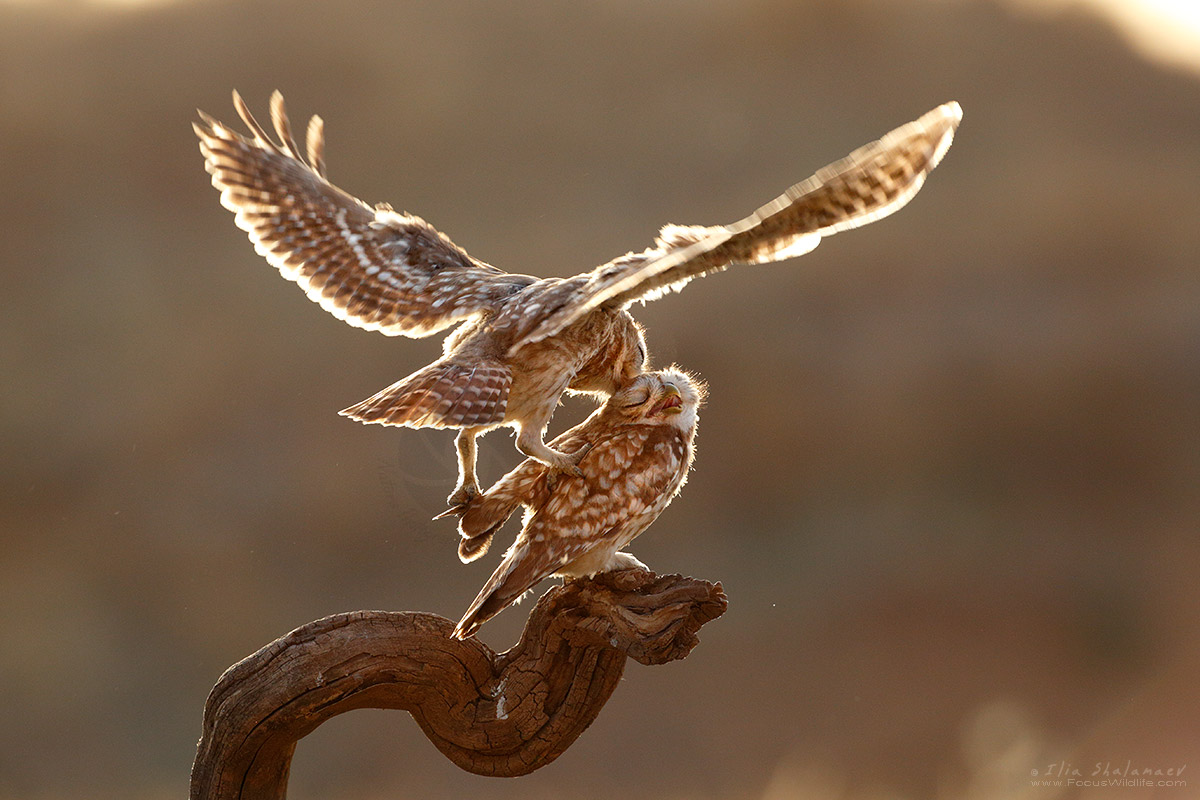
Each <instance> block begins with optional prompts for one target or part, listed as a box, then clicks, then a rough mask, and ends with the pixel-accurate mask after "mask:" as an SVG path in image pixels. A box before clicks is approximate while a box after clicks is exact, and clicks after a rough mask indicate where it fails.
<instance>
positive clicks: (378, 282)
mask: <svg viewBox="0 0 1200 800" xmlns="http://www.w3.org/2000/svg"><path fill="white" fill-rule="evenodd" d="M234 105H235V106H236V108H237V111H238V113H239V114H240V115H241V118H242V120H243V121H244V122H245V124H246V125H247V127H248V128H249V129H250V132H251V134H252V135H251V136H245V135H243V134H240V133H237V132H236V131H234V130H233V129H231V128H229V127H227V126H226V125H224V124H223V123H221V122H218V121H217V120H215V119H213V118H212V117H210V116H208V115H206V114H204V113H203V112H201V122H200V123H197V124H195V125H194V127H195V130H196V134H197V135H198V136H199V137H200V151H201V152H202V153H203V155H204V159H205V168H206V169H207V170H208V172H209V173H210V174H211V175H212V182H213V185H214V186H216V187H217V188H218V189H220V191H221V203H222V204H223V205H224V206H225V207H226V208H228V209H230V210H231V211H233V212H234V214H235V215H236V216H235V221H236V222H237V224H238V226H239V227H241V228H242V229H243V230H245V231H246V232H247V233H248V234H249V236H250V240H251V241H252V242H253V243H254V247H255V250H257V251H258V253H259V254H260V255H262V256H263V257H265V258H266V259H267V260H268V261H269V262H270V263H271V264H273V265H274V266H275V267H277V268H278V269H279V271H280V272H281V273H282V274H283V276H284V277H286V278H288V279H289V280H292V281H295V282H296V283H298V284H299V285H300V286H301V287H302V288H303V289H304V290H305V292H306V293H307V294H308V296H309V297H310V298H311V299H313V300H315V301H316V302H318V303H319V304H320V305H321V306H322V307H323V308H324V309H325V310H327V311H329V312H330V313H332V314H334V315H335V316H337V317H339V318H340V319H342V320H344V321H346V322H347V323H349V324H351V325H355V326H357V327H360V328H366V329H368V330H378V331H380V332H382V333H385V334H387V335H390V336H395V335H404V336H412V337H419V336H428V335H430V334H434V333H437V332H439V331H442V330H445V329H446V328H450V327H452V326H460V327H458V329H457V330H456V331H455V332H454V333H453V334H452V335H450V336H449V337H447V339H446V342H445V347H444V351H443V355H442V357H441V358H440V359H438V360H437V361H435V362H434V363H432V364H430V365H429V366H427V367H425V368H423V369H420V370H417V371H416V372H414V373H413V374H412V375H409V376H408V377H406V378H404V379H403V380H401V381H399V382H397V383H395V384H393V385H392V386H389V387H388V388H386V389H384V390H383V391H381V392H379V393H378V394H376V395H374V396H373V397H370V398H368V399H366V400H364V401H362V402H361V403H358V404H357V405H354V406H351V407H350V408H347V409H345V410H343V411H342V412H341V413H342V414H344V415H346V416H348V417H351V418H353V419H356V420H358V421H360V422H374V423H380V424H383V425H405V426H409V427H413V428H422V427H432V428H457V429H459V434H458V438H457V440H456V444H457V448H458V456H459V476H458V484H457V485H456V487H455V489H454V491H453V493H452V494H451V495H450V497H449V498H447V500H448V503H449V504H450V506H451V509H452V510H453V509H457V508H460V507H461V506H462V505H464V504H465V503H466V502H468V501H469V500H470V499H471V498H472V497H474V496H475V495H476V494H477V493H478V482H477V479H476V477H475V455H476V450H475V439H476V437H477V436H478V435H479V434H481V433H484V432H486V431H488V430H491V429H493V428H496V427H498V426H501V425H510V426H512V427H514V428H516V429H517V449H519V450H520V451H521V452H522V453H524V454H525V455H527V456H530V457H531V458H535V459H537V460H539V461H541V462H542V463H544V464H546V465H548V466H550V467H553V468H554V469H556V470H559V471H566V472H572V471H574V472H575V474H578V471H577V470H575V466H576V465H577V463H578V461H579V459H580V458H581V457H582V453H578V452H577V453H573V454H572V453H565V452H563V451H562V450H559V449H554V448H552V447H548V446H547V445H546V444H545V442H544V440H543V436H544V434H545V430H546V426H547V424H548V423H549V421H550V417H551V415H552V414H553V413H554V409H555V407H556V406H557V405H558V401H559V398H560V396H561V395H562V393H563V392H564V391H568V392H582V393H592V394H594V395H596V396H597V397H599V398H603V397H607V396H609V395H611V394H612V393H613V392H615V391H616V390H617V389H618V388H620V387H622V386H625V385H626V384H628V383H629V382H630V381H631V380H632V379H633V378H634V377H636V376H637V375H639V374H640V373H642V372H644V371H645V370H646V369H647V352H646V344H645V340H644V337H643V334H642V330H641V328H640V327H639V325H638V324H637V322H635V321H634V319H633V317H631V316H630V315H629V312H628V310H627V309H628V307H629V306H630V305H631V304H632V303H634V302H644V301H646V300H650V299H653V298H655V297H658V296H659V295H661V294H663V293H665V292H668V291H672V290H676V289H679V288H681V287H682V286H683V285H684V284H686V283H687V282H688V281H690V280H691V279H692V278H695V277H697V276H699V275H705V274H707V273H710V272H716V271H718V270H722V269H725V268H726V267H727V266H729V265H730V264H734V263H738V264H756V263H763V262H768V261H778V260H781V259H784V258H789V257H791V256H796V255H800V254H801V253H806V252H808V251H809V250H812V249H813V248H814V247H816V246H817V244H818V243H819V242H820V240H821V237H823V236H828V235H829V234H832V233H836V232H838V231H842V230H846V229H848V228H854V227H857V226H859V225H864V224H866V223H868V222H873V221H874V220H877V219H879V218H881V217H884V216H887V215H888V214H891V213H892V212H893V211H895V210H897V209H898V208H900V207H901V206H903V205H904V204H905V203H907V202H908V201H909V200H910V199H911V198H912V197H913V195H914V194H916V192H917V190H918V189H920V187H921V184H922V183H923V182H924V180H925V177H926V175H928V174H929V172H930V170H932V169H933V168H934V167H935V166H936V165H937V163H938V161H940V160H941V158H942V156H943V155H944V154H945V152H946V149H947V148H948V147H949V146H950V142H951V139H952V137H953V135H954V130H955V128H956V127H957V125H958V122H959V120H960V119H961V116H962V113H961V111H960V110H959V107H958V104H957V103H947V104H946V105H943V106H940V107H938V108H936V109H934V110H933V111H930V112H929V113H928V114H926V115H925V116H923V117H921V118H920V119H918V120H916V121H915V122H910V123H909V124H907V125H904V126H903V127H900V128H897V129H896V130H894V131H892V132H891V133H889V134H887V135H886V136H884V137H883V138H882V139H880V140H879V141H877V142H874V143H872V144H869V145H867V146H865V147H863V148H860V149H859V150H856V151H854V152H853V153H852V154H851V155H850V156H849V157H847V158H845V159H843V160H841V161H838V162H836V163H834V164H831V165H829V166H827V167H825V168H824V169H822V170H820V171H819V172H817V173H816V174H815V175H813V176H812V177H811V178H809V179H808V180H806V181H804V182H802V183H799V184H796V185H795V186H793V187H792V188H790V189H788V190H787V192H785V193H784V194H783V195H781V196H780V197H779V198H777V199H776V200H774V201H772V202H771V203H768V204H767V205H765V206H763V207H762V208H760V209H759V210H758V211H756V212H754V213H753V214H751V215H750V216H749V217H746V218H745V219H743V220H741V221H739V222H735V223H733V224H732V225H718V226H714V227H695V226H693V227H681V226H675V225H668V226H666V227H664V228H663V229H662V231H661V232H660V234H659V237H658V239H657V240H656V241H655V243H654V245H653V246H652V247H650V248H649V249H647V250H644V251H642V252H640V253H628V254H626V255H624V256H621V257H619V258H617V259H614V260H613V261H611V262H609V263H608V264H605V265H603V266H601V267H598V268H596V269H594V270H592V271H591V272H585V273H582V274H579V275H576V276H574V277H572V278H544V279H538V278H533V277H530V276H528V275H516V274H510V273H507V272H504V271H502V270H500V269H497V268H496V267H493V266H491V265H489V264H485V263H483V262H482V261H479V260H477V259H475V258H472V257H471V256H469V255H467V253H466V252H464V251H463V250H462V249H460V248H459V247H457V246H456V245H454V243H452V242H451V241H450V240H449V239H448V238H446V237H445V236H444V235H442V234H441V233H439V232H437V231H436V230H434V229H433V228H432V227H431V226H429V225H428V224H427V223H426V222H425V221H424V220H421V219H419V218H418V217H414V216H412V215H410V214H407V213H400V212H397V211H394V210H393V209H392V207H391V206H389V205H386V204H380V205H377V206H374V207H372V206H369V205H367V204H366V203H363V202H362V201H360V200H358V199H356V198H354V197H352V196H351V195H349V194H347V193H346V192H343V191H342V190H341V189H338V188H337V187H336V186H334V185H333V184H331V183H329V182H328V181H327V180H326V179H325V162H324V149H325V141H324V129H323V124H322V122H321V119H320V118H319V117H313V118H312V120H311V121H310V122H309V125H308V129H307V135H306V137H305V138H306V148H305V150H306V152H305V153H304V154H302V153H301V151H300V148H299V147H298V146H297V144H296V141H295V139H294V138H293V136H292V130H291V125H290V123H289V122H288V118H287V115H286V112H285V109H284V104H283V97H282V96H281V95H280V94H279V93H278V92H276V93H275V94H274V95H273V96H272V97H271V118H272V121H273V123H274V128H275V133H276V134H277V136H278V139H279V141H273V140H272V139H271V137H270V136H269V135H268V134H267V132H266V131H265V130H264V129H263V128H262V126H260V125H259V124H258V122H257V121H256V120H255V119H254V117H253V116H252V115H251V114H250V111H249V109H248V108H247V107H246V105H245V103H244V102H243V101H242V99H241V97H240V96H239V95H238V94H237V93H236V92H235V93H234Z"/></svg>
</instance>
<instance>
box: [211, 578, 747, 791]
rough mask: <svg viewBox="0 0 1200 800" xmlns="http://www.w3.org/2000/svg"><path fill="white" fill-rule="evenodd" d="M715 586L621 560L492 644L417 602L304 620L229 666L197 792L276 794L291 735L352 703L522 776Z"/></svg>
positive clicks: (567, 739)
mask: <svg viewBox="0 0 1200 800" xmlns="http://www.w3.org/2000/svg"><path fill="white" fill-rule="evenodd" d="M727 604H728V603H727V600H726V599H725V594H724V592H723V591H722V590H721V585H720V584H719V583H718V584H711V583H707V582H705V581H699V580H695V579H693V578H685V577H683V576H681V575H663V576H659V575H655V574H654V573H652V572H646V571H644V570H624V571H621V572H612V573H607V574H602V575H598V576H596V577H595V578H592V579H588V580H577V581H571V582H568V583H567V584H566V585H564V586H559V587H555V588H553V589H551V590H550V591H548V592H547V593H546V594H545V595H544V596H543V597H542V599H541V600H539V601H538V604H537V606H536V607H535V608H534V609H533V611H532V613H531V614H530V615H529V620H528V621H527V622H526V624H525V631H524V633H523V634H522V636H521V640H520V642H518V643H517V645H516V646H515V647H513V648H512V649H511V650H509V651H507V652H505V653H501V654H497V653H495V652H493V651H492V650H491V649H490V648H488V647H487V646H486V645H484V644H483V643H481V642H479V641H478V640H476V639H469V640H467V641H458V640H457V639H452V638H451V637H450V632H451V631H452V630H454V623H453V622H451V621H450V620H448V619H446V618H445V617H440V616H438V615H436V614H427V613H422V612H413V611H406V612H386V611H355V612H351V613H346V614H337V615H334V616H331V617H326V618H324V619H319V620H316V621H314V622H310V623H308V624H307V625H304V626H302V627H300V628H297V629H296V630H294V631H292V632H291V633H289V634H287V635H286V636H284V637H282V638H280V639H277V640H276V641H274V642H272V643H271V644H269V645H267V646H266V647H264V648H262V649H261V650H259V651H258V652H257V653H255V654H253V655H251V656H249V657H247V658H246V659H244V660H242V661H240V662H238V663H237V664H234V665H233V666H232V667H230V668H229V669H228V670H226V672H225V674H224V675H222V676H221V679H220V680H219V681H218V682H217V684H216V686H214V687H213V690H212V692H211V693H210V694H209V697H208V701H207V703H205V707H204V733H203V736H202V738H201V739H200V744H199V746H198V748H197V753H196V761H195V763H194V764H193V765H192V784H191V798H192V800H201V798H204V800H233V798H240V799H241V800H266V798H283V797H285V796H286V792H287V778H288V770H289V768H290V765H291V759H292V753H293V751H294V750H295V747H296V742H297V741H299V740H300V739H301V738H303V737H304V736H305V735H307V734H308V733H310V732H312V731H313V730H314V729H315V728H316V727H317V726H318V725H320V724H321V723H322V722H324V721H325V720H327V719H329V718H330V717H333V716H335V715H337V714H341V713H342V712H345V711H350V710H352V709H356V708H395V709H403V710H405V711H408V712H409V713H411V714H412V716H413V718H414V719H415V720H416V721H417V724H418V725H420V726H421V730H423V731H424V732H425V735H426V736H428V737H429V740H430V741H431V742H433V744H434V745H435V746H436V747H437V748H438V749H439V750H440V751H442V753H443V754H444V755H445V756H446V757H447V758H449V759H450V760H451V761H453V762H454V763H455V764H457V765H458V766H460V767H462V768H463V769H465V770H468V771H470V772H474V773H477V774H480V775H492V776H498V777H510V776H516V775H525V774H527V773H530V772H532V771H534V770H535V769H538V768H539V767H543V766H545V765H546V764H549V763H550V762H551V761H553V760H554V759H555V758H557V757H558V756H559V755H560V754H562V753H563V752H564V751H565V750H566V749H567V748H568V747H570V745H571V743H572V742H574V741H575V739H576V738H577V737H578V736H579V734H581V733H582V732H583V731H584V729H586V728H587V726H588V725H590V724H591V723H592V720H594V719H595V718H596V715H597V714H599V713H600V709H601V708H602V707H603V706H604V703H605V702H606V701H607V700H608V698H609V696H610V695H611V694H612V692H613V690H614V689H615V688H616V685H617V682H618V681H619V680H620V678H621V673H622V671H623V670H624V667H625V659H626V657H629V658H632V659H634V660H636V661H638V662H640V663H642V664H663V663H666V662H668V661H674V660H676V659H680V658H683V657H685V656H686V655H687V654H688V653H689V652H691V650H692V648H693V647H695V646H696V644H697V642H698V641H699V639H698V638H697V635H696V634H697V632H698V631H699V630H700V627H701V626H702V625H704V623H706V622H708V621H710V620H713V619H716V618H717V617H719V616H721V614H723V613H724V612H725V607H726V605H727Z"/></svg>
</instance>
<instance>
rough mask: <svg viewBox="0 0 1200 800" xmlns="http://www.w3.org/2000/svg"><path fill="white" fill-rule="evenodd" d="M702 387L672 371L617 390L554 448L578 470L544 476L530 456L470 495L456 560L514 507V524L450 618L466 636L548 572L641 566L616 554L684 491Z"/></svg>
mask: <svg viewBox="0 0 1200 800" xmlns="http://www.w3.org/2000/svg"><path fill="white" fill-rule="evenodd" d="M703 394H704V390H703V388H702V386H701V385H699V384H698V383H697V382H696V381H694V380H693V379H692V378H690V377H689V376H688V375H686V374H685V373H683V372H681V371H679V370H677V369H675V368H671V369H668V370H663V371H661V372H649V373H645V374H643V375H641V376H639V377H638V378H636V379H635V380H634V381H633V382H632V383H631V384H630V385H629V386H627V387H625V388H623V389H622V390H620V391H618V392H617V393H616V394H614V395H613V396H612V397H610V398H609V399H608V401H607V402H606V403H605V404H604V405H603V406H602V407H601V408H599V409H598V410H597V411H596V412H595V413H593V414H592V415H591V416H590V417H588V419H586V420H585V421H584V422H582V423H581V424H580V425H578V426H576V427H574V428H572V429H571V430H569V431H567V432H566V433H564V434H563V435H562V436H560V437H559V438H558V439H555V440H554V442H553V444H554V445H555V446H556V447H560V448H561V449H563V450H564V451H566V452H570V453H578V452H582V453H584V455H583V458H582V459H581V460H580V461H579V468H580V470H581V474H580V475H559V476H552V475H551V474H550V471H549V470H548V469H547V467H546V466H545V465H543V464H541V463H539V462H537V461H534V460H532V459H530V460H527V461H525V462H524V463H522V464H521V465H520V466H519V467H517V468H516V469H515V470H513V471H512V472H510V473H509V474H508V475H506V476H504V477H503V478H501V479H500V480H499V481H498V482H497V483H496V484H495V485H494V486H493V487H492V488H490V489H488V491H487V492H485V493H484V494H483V495H481V496H479V497H478V498H475V499H474V500H473V501H471V502H470V503H469V504H468V505H467V507H466V509H465V511H464V512H463V513H462V515H461V518H460V520H459V531H460V533H461V535H462V537H463V539H462V543H461V545H460V547H459V556H460V558H462V560H463V561H473V560H475V559H477V558H479V557H480V556H482V555H483V554H484V553H485V552H487V549H488V546H489V544H490V543H491V539H492V537H493V536H494V535H495V533H496V531H497V530H498V529H499V528H500V527H501V526H502V525H503V524H504V523H505V521H507V520H508V518H509V517H510V516H511V515H512V513H513V512H514V511H515V510H516V509H517V507H518V506H524V507H525V518H524V523H523V527H522V530H521V532H520V534H519V535H518V536H517V539H516V541H515V542H514V543H513V546H512V547H511V548H510V549H509V550H508V552H507V553H506V554H505V557H504V560H503V561H502V562H501V564H500V566H499V567H497V568H496V571H495V572H494V573H493V574H492V576H491V578H490V579H489V580H488V582H487V584H486V585H485V586H484V587H483V589H482V590H481V591H480V593H479V596H478V597H476V598H475V601H474V602H473V603H472V604H471V607H470V608H469V609H468V610H467V613H466V614H464V615H463V619H462V621H461V622H459V624H458V627H457V629H456V631H455V635H456V636H458V637H459V638H465V637H467V636H470V635H471V634H472V633H474V632H475V631H476V630H477V629H478V628H479V626H480V625H482V624H483V623H484V622H486V621H487V620H488V619H490V618H491V617H493V616H495V615H496V614H498V613H499V612H500V611H502V610H503V609H504V608H506V607H507V606H508V605H510V604H511V603H513V602H515V601H516V600H517V599H518V598H520V597H521V595H523V594H524V593H525V592H526V591H528V590H529V589H530V588H532V587H533V586H535V585H536V584H537V583H539V582H540V581H541V580H542V579H543V578H546V577H549V576H550V575H555V574H557V575H563V576H569V577H582V576H587V575H594V574H595V573H597V572H604V571H608V570H612V569H620V568H624V567H631V566H642V565H641V563H640V562H639V561H638V560H637V559H635V558H634V557H633V556H632V555H630V554H629V553H625V552H622V550H623V548H625V547H626V546H627V545H628V544H629V543H630V542H631V541H633V539H634V538H635V537H637V536H638V535H639V534H641V533H642V532H643V531H645V530H646V528H647V527H649V526H650V524H651V523H652V522H654V520H655V519H657V518H658V516H659V514H661V513H662V512H663V509H665V508H666V507H667V505H668V504H670V502H671V500H672V499H673V498H674V497H675V496H676V495H677V494H678V493H679V491H680V489H682V488H683V485H684V483H686V481H687V474H688V470H690V469H691V465H692V458H693V455H694V452H695V450H694V439H695V435H696V427H697V423H698V421H699V417H698V413H697V411H698V408H699V405H700V403H701V401H702V398H703Z"/></svg>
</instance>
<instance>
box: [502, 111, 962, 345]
mask: <svg viewBox="0 0 1200 800" xmlns="http://www.w3.org/2000/svg"><path fill="white" fill-rule="evenodd" d="M961 119H962V109H961V108H960V107H959V105H958V103H953V102H952V103H946V104H945V105H942V106H939V107H937V108H935V109H934V110H932V111H930V112H929V113H927V114H925V115H924V116H922V117H921V118H919V119H917V120H915V121H913V122H910V123H908V124H906V125H903V126H901V127H899V128H897V129H895V130H893V131H891V132H890V133H888V134H887V135H885V136H884V137H883V138H881V139H879V140H878V141H875V142H872V143H871V144H868V145H866V146H864V147H860V148H859V149H858V150H855V151H854V152H853V153H851V154H850V155H849V156H847V157H846V158H843V159H841V160H840V161H836V162H834V163H833V164H830V165H829V166H827V167H825V168H823V169H821V170H819V171H818V172H817V173H816V174H814V175H813V176H812V177H810V178H808V179H807V180H805V181H802V182H800V183H798V184H796V185H795V186H792V187H791V188H790V189H788V190H787V191H786V192H784V193H783V194H782V195H780V196H779V197H777V198H776V199H774V200H772V201H771V202H770V203H767V204H766V205H764V206H762V207H761V208H759V209H758V210H757V211H755V212H754V213H753V214H751V215H750V216H748V217H746V218H745V219H742V220H739V221H738V222H735V223H733V224H731V225H718V226H712V227H695V226H693V227H684V226H677V225H668V226H666V227H664V228H663V229H662V231H661V232H660V234H659V237H658V239H657V240H656V242H655V245H654V247H651V248H650V249H648V250H645V251H643V252H641V253H630V254H627V255H624V256H621V257H620V258H617V259H615V260H614V261H612V262H610V263H608V264H605V265H604V266H602V267H598V268H597V269H595V270H593V271H592V272H591V273H587V274H586V275H584V276H579V277H581V278H586V281H585V282H584V284H583V286H582V287H581V289H580V291H578V292H577V293H576V295H575V296H574V298H573V299H572V301H571V302H569V303H566V304H564V305H562V306H560V307H559V308H557V309H556V310H555V311H554V312H553V313H551V314H550V315H549V316H547V317H546V318H544V319H543V320H542V321H541V322H540V323H539V324H538V325H537V326H536V327H534V328H533V329H532V330H531V331H529V332H528V333H526V334H525V335H524V336H523V337H522V338H520V339H519V340H518V341H517V342H516V344H515V345H514V346H513V348H512V350H511V351H510V352H515V351H516V350H519V349H520V348H521V347H524V346H525V345H527V344H531V343H533V342H537V341H540V340H542V339H545V338H547V337H549V336H553V335H554V334H556V333H558V332H559V331H561V330H562V329H563V328H565V327H567V326H568V325H570V324H571V323H573V322H575V321H576V320H578V319H580V318H581V317H583V316H584V315H585V314H587V313H589V312H591V311H592V310H594V309H596V308H599V307H600V306H615V307H624V306H627V305H629V304H630V303H633V302H637V301H642V302H645V301H647V300H651V299H654V298H655V297H658V296H660V295H661V294H663V293H665V292H669V291H676V290H678V289H680V288H682V287H683V286H684V285H685V284H686V283H688V281H690V280H692V279H693V278H696V277H699V276H701V275H706V274H708V273H711V272H717V271H720V270H723V269H725V268H727V267H728V266H729V265H730V264H734V263H737V264H761V263H765V262H770V261H780V260H783V259H786V258H792V257H794V256H798V255H802V254H804V253H807V252H809V251H811V250H812V249H813V248H815V247H816V246H817V245H818V244H820V242H821V239H822V238H823V237H825V236H830V235H832V234H834V233H837V232H839V231H844V230H849V229H851V228H857V227H860V226H862V225H866V224H868V223H871V222H874V221H876V220H878V219H882V218H883V217H886V216H888V215H889V214H892V213H894V212H896V211H898V210H899V209H900V208H902V207H903V206H904V205H905V204H906V203H908V201H909V200H911V199H912V198H913V196H914V195H915V194H916V193H917V192H918V191H919V190H920V188H921V185H922V184H923V183H924V181H925V178H926V176H927V175H928V174H929V172H930V171H931V170H933V168H934V167H936V166H937V165H938V162H939V161H941V159H942V157H943V156H944V155H945V154H946V150H947V149H948V148H949V147H950V143H951V141H952V140H953V137H954V131H955V129H956V128H957V127H958V123H959V121H960V120H961ZM571 280H578V278H574V279H571Z"/></svg>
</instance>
